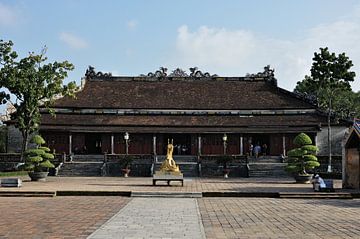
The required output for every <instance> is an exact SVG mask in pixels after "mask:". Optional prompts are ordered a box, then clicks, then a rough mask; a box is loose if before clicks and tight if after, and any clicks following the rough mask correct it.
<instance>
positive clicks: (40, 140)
mask: <svg viewBox="0 0 360 239" xmlns="http://www.w3.org/2000/svg"><path fill="white" fill-rule="evenodd" d="M30 142H31V143H33V144H36V145H42V144H45V140H44V139H43V137H41V136H40V135H35V136H34V137H33V138H32V139H31V140H30Z"/></svg>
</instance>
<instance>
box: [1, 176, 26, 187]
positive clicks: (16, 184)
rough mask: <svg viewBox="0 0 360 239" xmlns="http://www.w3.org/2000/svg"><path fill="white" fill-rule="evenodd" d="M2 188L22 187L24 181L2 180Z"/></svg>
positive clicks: (18, 179) (15, 179) (17, 179)
mask: <svg viewBox="0 0 360 239" xmlns="http://www.w3.org/2000/svg"><path fill="white" fill-rule="evenodd" d="M0 180H1V187H21V184H22V181H21V179H20V178H2V179H0Z"/></svg>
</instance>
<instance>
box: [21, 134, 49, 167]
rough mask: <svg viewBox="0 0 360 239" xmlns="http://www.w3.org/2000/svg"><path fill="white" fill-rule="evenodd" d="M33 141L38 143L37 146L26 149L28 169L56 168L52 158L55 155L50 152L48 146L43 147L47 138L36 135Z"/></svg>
mask: <svg viewBox="0 0 360 239" xmlns="http://www.w3.org/2000/svg"><path fill="white" fill-rule="evenodd" d="M31 142H34V143H36V148H34V149H28V150H26V151H25V168H26V169H27V170H34V171H43V170H47V169H48V168H54V167H55V166H54V164H52V163H51V162H50V160H52V159H54V155H53V154H51V153H48V152H49V151H50V149H49V148H47V147H42V146H41V145H42V144H45V143H46V142H45V140H44V139H43V138H42V137H41V136H40V135H35V136H34V137H33V138H32V139H31Z"/></svg>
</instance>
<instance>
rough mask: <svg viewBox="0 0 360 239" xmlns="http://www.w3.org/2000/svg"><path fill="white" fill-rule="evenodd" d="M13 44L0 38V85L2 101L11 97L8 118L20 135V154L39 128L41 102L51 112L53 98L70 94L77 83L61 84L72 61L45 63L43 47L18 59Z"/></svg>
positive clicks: (4, 101) (44, 49)
mask: <svg viewBox="0 0 360 239" xmlns="http://www.w3.org/2000/svg"><path fill="white" fill-rule="evenodd" d="M12 47H13V42H12V41H4V40H0V87H1V88H2V89H4V88H5V89H7V91H2V92H0V101H1V103H3V104H4V103H6V102H7V101H10V102H11V103H12V104H13V105H14V107H15V110H16V111H15V112H14V113H13V114H12V115H11V119H12V120H14V122H15V127H17V128H18V129H19V130H20V132H21V134H22V137H23V144H22V157H23V154H24V152H25V150H26V149H27V144H28V138H29V135H30V134H32V133H34V132H35V131H37V130H38V127H39V124H40V110H39V108H40V106H42V107H45V108H46V109H48V110H49V111H50V112H51V113H54V112H53V110H51V106H52V104H53V103H54V100H55V99H56V98H57V97H59V96H64V95H70V96H71V95H72V96H73V95H74V93H75V91H76V89H77V87H76V84H75V82H70V83H68V84H67V85H64V84H63V80H64V79H65V78H66V77H67V73H68V71H71V70H73V69H74V66H73V64H71V63H69V62H68V61H63V62H56V61H55V62H53V63H46V61H47V58H46V57H45V53H46V48H43V50H42V51H41V53H40V54H35V53H33V52H32V53H29V54H28V56H26V57H24V58H21V59H18V54H17V53H16V51H14V50H13V49H12ZM12 99H15V100H12Z"/></svg>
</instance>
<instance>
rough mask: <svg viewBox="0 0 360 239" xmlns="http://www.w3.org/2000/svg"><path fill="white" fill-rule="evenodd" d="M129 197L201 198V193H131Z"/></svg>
mask: <svg viewBox="0 0 360 239" xmlns="http://www.w3.org/2000/svg"><path fill="white" fill-rule="evenodd" d="M131 197H158V198H201V197H202V193H201V192H131Z"/></svg>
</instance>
